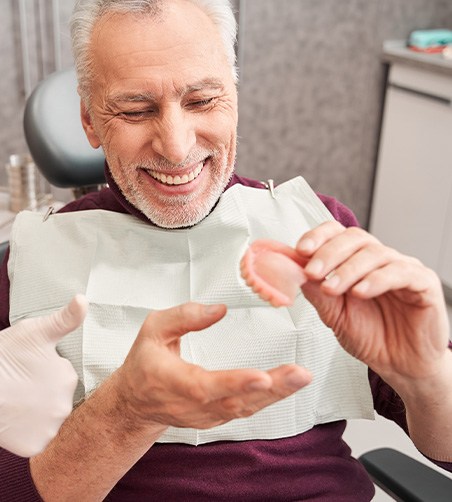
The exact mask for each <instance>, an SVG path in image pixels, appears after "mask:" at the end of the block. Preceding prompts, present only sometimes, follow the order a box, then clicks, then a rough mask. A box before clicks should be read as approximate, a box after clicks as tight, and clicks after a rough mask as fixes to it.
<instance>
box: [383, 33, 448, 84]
mask: <svg viewBox="0 0 452 502" xmlns="http://www.w3.org/2000/svg"><path fill="white" fill-rule="evenodd" d="M382 60H383V62H385V63H391V64H392V63H401V64H405V65H408V66H414V67H417V68H421V69H424V70H429V71H433V72H436V73H441V74H443V75H449V76H452V60H451V59H446V58H445V57H444V56H443V55H442V54H441V53H439V54H426V53H423V52H415V51H412V50H410V49H408V47H407V46H406V41H402V40H388V41H386V42H385V43H384V44H383V54H382Z"/></svg>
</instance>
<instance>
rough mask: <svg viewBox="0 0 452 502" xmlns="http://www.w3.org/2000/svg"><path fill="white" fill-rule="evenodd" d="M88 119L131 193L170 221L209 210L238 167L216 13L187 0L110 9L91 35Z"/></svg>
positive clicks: (187, 221)
mask: <svg viewBox="0 0 452 502" xmlns="http://www.w3.org/2000/svg"><path fill="white" fill-rule="evenodd" d="M91 54H92V57H93V65H94V66H93V68H94V75H95V77H94V79H93V81H92V85H91V100H90V110H89V111H87V110H86V109H85V107H84V105H82V121H83V125H84V127H85V131H86V133H87V136H88V139H89V140H90V143H91V145H92V146H94V147H97V146H99V145H102V147H103V149H104V151H105V155H106V158H107V161H108V164H109V167H110V171H111V174H112V176H113V178H114V180H115V181H116V183H117V184H118V186H119V187H120V189H121V191H122V192H123V194H124V196H125V197H126V199H127V200H129V202H131V203H132V204H133V205H134V206H135V207H137V208H138V209H140V210H141V211H142V212H143V213H144V214H145V215H146V216H147V217H148V218H149V219H150V220H151V221H152V222H154V223H155V224H156V225H159V226H161V227H165V228H178V227H187V226H191V225H194V224H196V223H198V222H199V221H201V220H202V219H203V218H205V216H207V215H208V214H209V212H210V211H211V209H212V207H213V206H214V205H215V203H216V201H217V200H218V198H219V197H220V195H221V193H222V192H223V190H224V188H225V186H226V185H227V183H228V181H229V179H230V177H231V175H232V172H233V168H234V161H235V153H236V129H237V93H236V88H235V83H234V79H233V73H232V68H231V65H230V63H229V62H228V60H227V57H226V51H225V49H224V45H223V41H222V39H221V37H220V34H219V32H218V31H217V28H216V26H215V25H214V24H213V23H212V21H211V20H210V19H209V18H208V17H207V16H206V15H205V14H204V13H203V12H202V11H201V10H200V9H199V8H198V7H196V6H194V5H193V4H191V3H190V2H185V1H184V0H175V1H174V2H169V3H168V4H167V5H166V6H164V7H163V10H162V13H161V14H159V15H158V16H157V17H151V16H143V15H141V16H138V15H131V14H119V13H115V14H107V15H104V16H103V18H101V20H100V21H99V22H98V23H97V25H96V26H95V28H94V31H93V35H92V44H91Z"/></svg>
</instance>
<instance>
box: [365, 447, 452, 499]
mask: <svg viewBox="0 0 452 502" xmlns="http://www.w3.org/2000/svg"><path fill="white" fill-rule="evenodd" d="M359 461H360V462H361V463H362V464H363V465H364V467H365V469H366V471H367V472H368V474H369V475H370V477H371V478H372V481H373V482H374V483H375V484H376V485H377V486H379V487H380V488H381V489H382V490H383V491H385V492H386V493H388V494H389V495H391V496H392V497H394V498H395V499H396V500H400V501H403V502H450V501H451V500H452V479H449V478H448V477H446V476H444V475H442V474H441V473H440V472H438V471H436V470H434V469H431V468H430V467H428V466H427V465H425V464H423V463H421V462H418V461H417V460H414V459H412V458H410V457H408V456H406V455H404V454H403V453H400V452H398V451H396V450H393V449H391V448H380V449H377V450H372V451H370V452H368V453H365V454H364V455H361V456H360V457H359Z"/></svg>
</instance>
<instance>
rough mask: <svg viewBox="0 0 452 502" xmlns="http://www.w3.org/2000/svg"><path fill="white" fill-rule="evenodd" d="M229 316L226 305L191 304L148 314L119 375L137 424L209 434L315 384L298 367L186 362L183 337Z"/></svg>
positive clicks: (125, 400) (129, 412)
mask: <svg viewBox="0 0 452 502" xmlns="http://www.w3.org/2000/svg"><path fill="white" fill-rule="evenodd" d="M225 313H226V307H225V306H224V305H210V306H206V305H201V304H196V303H188V304H184V305H180V306H178V307H174V308H171V309H168V310H164V311H155V312H152V313H151V314H149V316H148V317H147V319H146V320H145V322H144V324H143V326H142V328H141V330H140V332H139V334H138V336H137V338H136V340H135V342H134V345H133V346H132V348H131V350H130V351H129V354H128V356H127V358H126V360H125V362H124V364H123V365H122V366H121V367H120V368H119V369H118V370H117V375H116V376H117V378H116V380H117V381H118V382H119V383H118V385H119V389H118V394H119V395H120V400H121V403H123V405H124V406H125V407H126V409H127V412H126V413H127V415H128V418H129V419H131V421H132V422H133V423H134V424H151V423H154V424H161V425H165V426H170V425H171V426H175V427H193V428H198V429H206V428H210V427H214V426H217V425H220V424H224V423H226V422H228V421H230V420H232V419H234V418H241V417H247V416H250V415H252V414H253V413H255V412H257V411H258V410H260V409H262V408H264V407H265V406H268V405H269V404H272V403H274V402H276V401H278V400H280V399H283V398H285V397H286V396H288V395H290V394H292V393H294V392H295V391H297V390H298V389H300V388H302V387H304V386H305V385H307V384H308V383H309V382H310V381H311V375H310V373H309V372H308V371H307V370H306V369H304V368H301V367H299V366H297V365H295V364H290V365H284V366H281V367H278V368H274V369H271V370H269V371H261V370H258V369H252V368H250V369H237V370H221V371H207V370H205V369H203V368H201V367H200V366H197V365H194V364H189V363H187V362H185V361H183V360H182V359H181V358H180V338H181V336H183V335H184V334H185V333H187V332H189V331H200V330H202V329H205V328H207V327H209V326H211V325H212V324H214V323H216V322H218V321H220V320H221V318H222V317H223V316H224V315H225ZM206 336H209V335H206Z"/></svg>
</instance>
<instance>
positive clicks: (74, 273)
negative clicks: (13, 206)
mask: <svg viewBox="0 0 452 502" xmlns="http://www.w3.org/2000/svg"><path fill="white" fill-rule="evenodd" d="M275 195H276V198H272V197H271V195H270V193H269V192H268V191H267V190H260V189H255V188H249V187H244V186H242V185H234V186H233V187H232V188H230V189H229V190H227V191H226V192H225V193H224V194H223V195H222V197H221V199H220V201H219V202H218V204H217V206H216V208H215V209H214V210H213V211H212V213H211V214H210V215H209V216H208V217H207V218H206V219H205V220H203V221H202V222H201V223H199V224H198V225H196V226H195V227H193V228H190V229H183V230H165V229H161V228H157V227H154V226H152V225H149V224H146V223H144V222H141V221H139V220H138V219H137V218H135V217H134V216H131V215H126V214H119V213H115V212H110V211H104V210H86V211H79V212H74V213H62V214H55V215H52V216H50V217H49V218H48V219H47V220H46V221H43V218H42V215H39V214H36V213H31V212H27V211H25V212H22V213H20V214H19V215H18V216H17V218H16V222H15V224H14V228H13V232H12V238H11V254H10V259H9V263H8V272H9V277H10V281H11V289H10V321H11V324H14V323H15V322H17V321H19V320H21V319H24V318H28V317H35V316H39V315H43V314H47V313H49V312H52V311H54V310H56V309H58V308H60V307H62V306H63V305H64V304H66V303H67V302H68V301H69V300H70V299H71V298H72V296H73V295H74V294H75V293H85V294H86V296H87V298H88V300H89V310H88V315H87V318H86V320H85V323H84V325H83V327H81V328H79V329H78V330H77V331H75V332H74V333H72V334H70V335H68V336H66V337H65V338H64V339H63V340H62V341H61V342H60V344H59V345H58V350H59V352H60V354H61V355H62V356H63V357H66V358H68V359H69V360H70V361H71V362H72V364H73V366H74V367H75V369H76V371H77V373H78V375H79V378H80V384H79V386H78V388H77V391H76V395H75V400H79V399H80V398H81V397H83V395H84V394H85V393H86V392H89V391H92V390H93V389H95V388H96V387H97V386H98V385H99V384H100V383H101V382H102V381H103V380H104V379H105V378H107V377H108V376H109V375H110V374H111V373H112V372H113V371H114V370H115V369H116V368H118V367H119V366H120V365H121V364H122V363H123V361H124V359H125V357H126V355H127V353H128V351H129V349H130V347H131V345H132V343H133V341H134V339H135V337H136V334H137V333H138V331H139V328H140V326H141V324H142V322H143V320H144V319H145V317H146V315H147V314H148V312H149V310H153V309H164V308H168V307H171V306H174V305H178V304H180V303H184V302H187V301H196V302H203V303H225V304H226V305H227V307H228V313H227V315H226V317H225V318H224V319H222V320H221V321H220V322H219V323H217V324H215V325H214V326H212V327H211V328H209V329H206V330H204V331H202V332H197V333H189V334H187V335H185V336H184V337H183V338H182V344H181V357H182V358H183V359H185V360H187V361H189V362H192V363H195V364H199V365H201V366H203V367H204V368H206V369H210V370H218V369H232V368H249V367H255V368H260V369H263V370H267V369H270V368H272V367H275V366H279V365H281V364H285V363H297V364H300V365H302V366H305V367H307V368H308V369H309V370H310V371H311V372H312V373H313V381H312V383H311V384H310V385H308V386H307V387H306V388H304V389H302V390H300V391H298V392H296V393H295V394H294V395H292V396H290V397H288V398H286V399H284V400H282V401H280V402H278V403H275V404H273V405H271V406H269V407H267V408H265V409H264V410H261V411H260V412H258V413H256V414H255V415H254V416H252V417H249V418H244V419H237V420H233V421H231V422H229V423H227V424H224V425H221V426H218V427H214V428H212V429H209V430H196V429H179V428H169V429H168V430H167V432H166V433H165V434H164V435H163V436H162V437H161V438H160V439H159V442H178V443H187V444H201V443H207V442H212V441H220V440H235V441H238V440H248V439H275V438H281V437H289V436H293V435H296V434H299V433H302V432H304V431H306V430H308V429H310V428H312V427H313V426H314V425H316V424H320V423H326V422H331V421H335V420H340V419H348V418H373V404H372V397H371V392H370V387H369V383H368V377H367V367H366V366H365V365H364V364H362V363H361V362H359V361H357V360H356V359H354V358H353V357H351V356H350V355H349V354H347V353H346V352H345V351H344V350H343V349H342V348H341V347H340V345H339V344H338V342H337V341H336V338H335V337H334V335H333V333H332V332H331V330H330V329H329V328H327V327H326V326H325V325H324V324H323V323H322V322H321V321H320V319H319V318H318V315H317V312H316V310H315V309H314V308H313V307H312V305H311V304H310V303H309V302H308V301H307V300H306V299H305V298H304V297H303V295H302V294H301V292H300V295H298V297H297V299H296V301H295V303H294V305H293V306H292V307H289V308H278V309H276V308H273V307H271V306H270V305H268V304H267V303H265V302H264V301H262V300H261V299H260V298H259V297H258V296H257V295H256V294H255V293H253V292H252V291H251V289H250V288H248V287H247V286H246V284H245V282H244V280H243V279H242V278H241V277H240V270H239V262H240V259H241V257H242V256H243V254H244V252H245V250H246V249H247V247H248V245H249V243H250V242H252V241H253V240H255V239H262V238H266V239H275V240H278V241H281V242H284V243H286V244H288V245H291V246H294V245H295V243H296V242H297V240H298V239H299V237H300V236H301V235H302V234H303V233H304V232H305V231H307V230H308V229H310V228H313V227H315V226H317V225H318V224H320V223H321V222H323V221H326V220H330V219H332V216H331V214H330V213H329V212H328V210H327V209H326V208H325V206H324V205H323V203H322V202H321V201H320V200H319V199H318V197H317V196H316V195H315V194H314V192H312V190H311V189H310V188H309V186H308V185H307V183H306V182H305V181H304V180H303V179H302V178H295V179H294V180H291V181H289V182H286V183H284V184H282V185H280V186H278V187H277V188H276V189H275Z"/></svg>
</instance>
